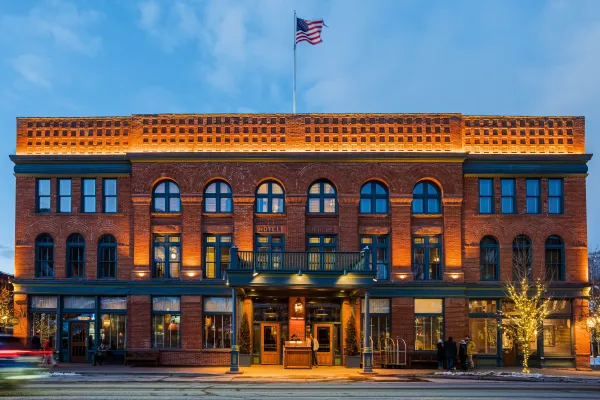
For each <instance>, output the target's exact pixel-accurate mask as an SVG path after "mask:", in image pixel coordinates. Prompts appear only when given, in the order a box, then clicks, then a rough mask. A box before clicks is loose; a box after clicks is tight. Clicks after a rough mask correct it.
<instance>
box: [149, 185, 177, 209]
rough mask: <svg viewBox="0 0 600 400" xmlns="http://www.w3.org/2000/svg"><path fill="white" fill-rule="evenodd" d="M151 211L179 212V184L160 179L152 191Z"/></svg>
mask: <svg viewBox="0 0 600 400" xmlns="http://www.w3.org/2000/svg"><path fill="white" fill-rule="evenodd" d="M152 211H153V212H156V213H179V212H181V198H180V193H179V186H177V184H176V183H175V182H173V181H162V182H160V183H159V184H158V185H156V187H155V188H154V191H153V192H152Z"/></svg>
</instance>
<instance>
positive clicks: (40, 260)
mask: <svg viewBox="0 0 600 400" xmlns="http://www.w3.org/2000/svg"><path fill="white" fill-rule="evenodd" d="M35 276H36V277H37V278H53V277H54V239H52V236H50V235H49V234H47V233H42V234H41V235H39V236H38V237H37V238H36V239H35Z"/></svg>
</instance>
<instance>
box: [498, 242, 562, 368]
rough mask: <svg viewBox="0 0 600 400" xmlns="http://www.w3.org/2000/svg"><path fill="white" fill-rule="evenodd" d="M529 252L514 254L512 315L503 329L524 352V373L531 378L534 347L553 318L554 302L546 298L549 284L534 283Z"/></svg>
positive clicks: (505, 318)
mask: <svg viewBox="0 0 600 400" xmlns="http://www.w3.org/2000/svg"><path fill="white" fill-rule="evenodd" d="M531 272H532V271H531V252H530V250H529V249H516V250H515V251H513V281H509V282H507V283H506V284H505V291H506V297H507V298H508V299H509V300H510V301H511V302H512V303H513V305H514V309H513V310H512V312H510V313H507V314H505V315H503V316H502V318H501V320H500V327H501V328H502V329H503V331H504V333H505V334H506V335H508V337H510V338H511V339H512V340H513V341H514V342H515V343H517V345H518V346H519V348H521V349H522V351H523V373H526V374H528V373H529V372H530V371H529V357H530V356H531V353H532V350H531V343H534V342H535V341H536V340H537V337H538V332H541V331H542V329H543V326H544V319H546V317H547V316H548V315H549V314H550V312H551V311H552V310H551V299H549V298H547V297H546V294H547V291H548V287H549V282H548V281H546V280H540V279H537V280H536V281H535V282H533V279H532V273H531Z"/></svg>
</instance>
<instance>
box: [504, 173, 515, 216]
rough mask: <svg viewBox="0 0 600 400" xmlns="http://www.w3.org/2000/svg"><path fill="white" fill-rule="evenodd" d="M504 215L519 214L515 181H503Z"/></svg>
mask: <svg viewBox="0 0 600 400" xmlns="http://www.w3.org/2000/svg"><path fill="white" fill-rule="evenodd" d="M500 184H501V192H502V193H501V194H502V214H515V213H516V212H517V192H516V189H515V180H514V179H502V180H501V181H500Z"/></svg>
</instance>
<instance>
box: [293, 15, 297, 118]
mask: <svg viewBox="0 0 600 400" xmlns="http://www.w3.org/2000/svg"><path fill="white" fill-rule="evenodd" d="M297 29H298V21H297V19H296V10H294V96H293V97H294V102H293V110H294V114H296V30H297Z"/></svg>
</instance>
